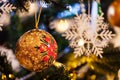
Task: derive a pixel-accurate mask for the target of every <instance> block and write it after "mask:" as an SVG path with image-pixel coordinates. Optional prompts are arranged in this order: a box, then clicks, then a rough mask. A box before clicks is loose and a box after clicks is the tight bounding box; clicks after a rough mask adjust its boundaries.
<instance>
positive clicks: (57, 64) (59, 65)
mask: <svg viewBox="0 0 120 80" xmlns="http://www.w3.org/2000/svg"><path fill="white" fill-rule="evenodd" d="M54 65H55V66H56V67H61V66H62V64H61V63H59V62H55V63H54Z"/></svg>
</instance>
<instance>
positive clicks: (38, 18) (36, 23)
mask: <svg viewBox="0 0 120 80" xmlns="http://www.w3.org/2000/svg"><path fill="white" fill-rule="evenodd" d="M43 1H44V0H42V2H43ZM36 3H37V0H36ZM41 12H42V5H40V8H39V12H38V15H37V12H35V28H36V29H38V24H39V21H40V15H41Z"/></svg>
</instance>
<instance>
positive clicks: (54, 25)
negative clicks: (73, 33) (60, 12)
mask: <svg viewBox="0 0 120 80" xmlns="http://www.w3.org/2000/svg"><path fill="white" fill-rule="evenodd" d="M71 24H72V19H58V20H54V21H52V22H51V23H50V28H51V29H55V31H56V32H58V33H64V32H65V31H67V30H68V29H69V26H70V25H71Z"/></svg>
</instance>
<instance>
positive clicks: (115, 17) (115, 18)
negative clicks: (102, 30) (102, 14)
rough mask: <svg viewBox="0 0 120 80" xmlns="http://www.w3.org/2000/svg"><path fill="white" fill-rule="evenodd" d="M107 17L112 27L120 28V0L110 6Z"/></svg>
mask: <svg viewBox="0 0 120 80" xmlns="http://www.w3.org/2000/svg"><path fill="white" fill-rule="evenodd" d="M107 16H108V21H109V22H110V24H111V25H112V26H117V27H120V0H115V1H114V2H113V3H112V4H111V5H110V6H109V8H108V12H107Z"/></svg>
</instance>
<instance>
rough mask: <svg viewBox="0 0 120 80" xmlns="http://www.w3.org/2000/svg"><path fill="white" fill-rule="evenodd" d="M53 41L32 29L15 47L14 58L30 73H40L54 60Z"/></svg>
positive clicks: (47, 34) (54, 49)
mask: <svg viewBox="0 0 120 80" xmlns="http://www.w3.org/2000/svg"><path fill="white" fill-rule="evenodd" d="M56 56H57V44H56V41H55V39H54V38H53V37H52V35H50V34H49V33H47V32H46V31H44V30H39V29H32V30H30V31H28V32H26V33H24V34H23V35H22V36H21V37H20V38H19V40H18V42H17V45H16V57H17V59H18V61H19V62H20V64H21V65H22V66H23V67H24V68H26V69H28V70H30V71H37V72H38V71H42V70H44V69H46V68H48V67H49V66H50V65H51V64H52V63H53V62H54V61H55V59H56Z"/></svg>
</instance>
